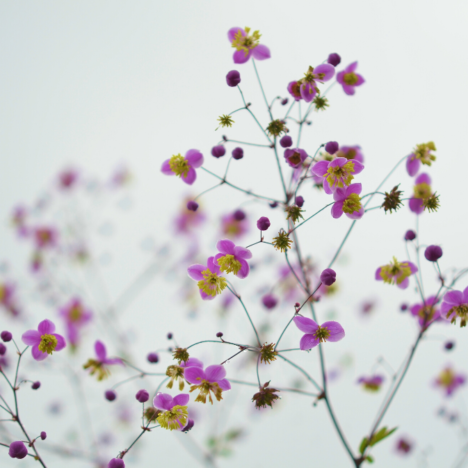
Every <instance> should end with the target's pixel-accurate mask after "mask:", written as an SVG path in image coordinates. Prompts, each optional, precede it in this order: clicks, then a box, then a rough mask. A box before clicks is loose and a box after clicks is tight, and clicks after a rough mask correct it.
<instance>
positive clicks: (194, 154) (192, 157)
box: [185, 149, 203, 167]
mask: <svg viewBox="0 0 468 468" xmlns="http://www.w3.org/2000/svg"><path fill="white" fill-rule="evenodd" d="M185 159H186V160H187V161H188V163H189V164H190V165H191V166H192V167H200V166H201V165H202V164H203V154H201V153H200V151H198V150H196V149H190V150H188V151H187V152H186V153H185Z"/></svg>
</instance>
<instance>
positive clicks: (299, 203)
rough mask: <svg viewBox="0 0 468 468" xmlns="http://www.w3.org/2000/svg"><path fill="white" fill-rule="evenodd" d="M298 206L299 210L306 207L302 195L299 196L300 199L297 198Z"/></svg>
mask: <svg viewBox="0 0 468 468" xmlns="http://www.w3.org/2000/svg"><path fill="white" fill-rule="evenodd" d="M296 205H297V206H298V207H299V208H302V207H303V206H304V197H302V196H301V195H299V196H298V197H296Z"/></svg>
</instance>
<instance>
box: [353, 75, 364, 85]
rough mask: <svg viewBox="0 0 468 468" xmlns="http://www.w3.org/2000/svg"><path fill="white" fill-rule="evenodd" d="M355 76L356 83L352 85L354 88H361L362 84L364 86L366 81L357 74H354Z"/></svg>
mask: <svg viewBox="0 0 468 468" xmlns="http://www.w3.org/2000/svg"><path fill="white" fill-rule="evenodd" d="M355 75H356V77H357V81H356V83H354V86H361V85H362V84H364V83H365V82H366V80H365V79H364V78H363V77H362V76H361V75H359V74H358V73H355Z"/></svg>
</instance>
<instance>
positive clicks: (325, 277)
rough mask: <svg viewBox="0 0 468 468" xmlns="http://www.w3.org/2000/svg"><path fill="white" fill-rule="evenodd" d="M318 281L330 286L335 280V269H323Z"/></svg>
mask: <svg viewBox="0 0 468 468" xmlns="http://www.w3.org/2000/svg"><path fill="white" fill-rule="evenodd" d="M320 281H321V282H322V283H323V284H324V285H325V286H331V285H332V284H333V283H334V282H335V281H336V272H335V270H332V269H331V268H327V269H326V270H323V271H322V274H321V275H320Z"/></svg>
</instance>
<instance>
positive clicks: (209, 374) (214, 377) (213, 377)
mask: <svg viewBox="0 0 468 468" xmlns="http://www.w3.org/2000/svg"><path fill="white" fill-rule="evenodd" d="M205 375H206V379H207V380H208V381H209V382H217V381H218V380H222V379H224V377H226V369H225V368H224V367H223V366H219V365H214V366H208V367H207V368H206V369H205Z"/></svg>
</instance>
